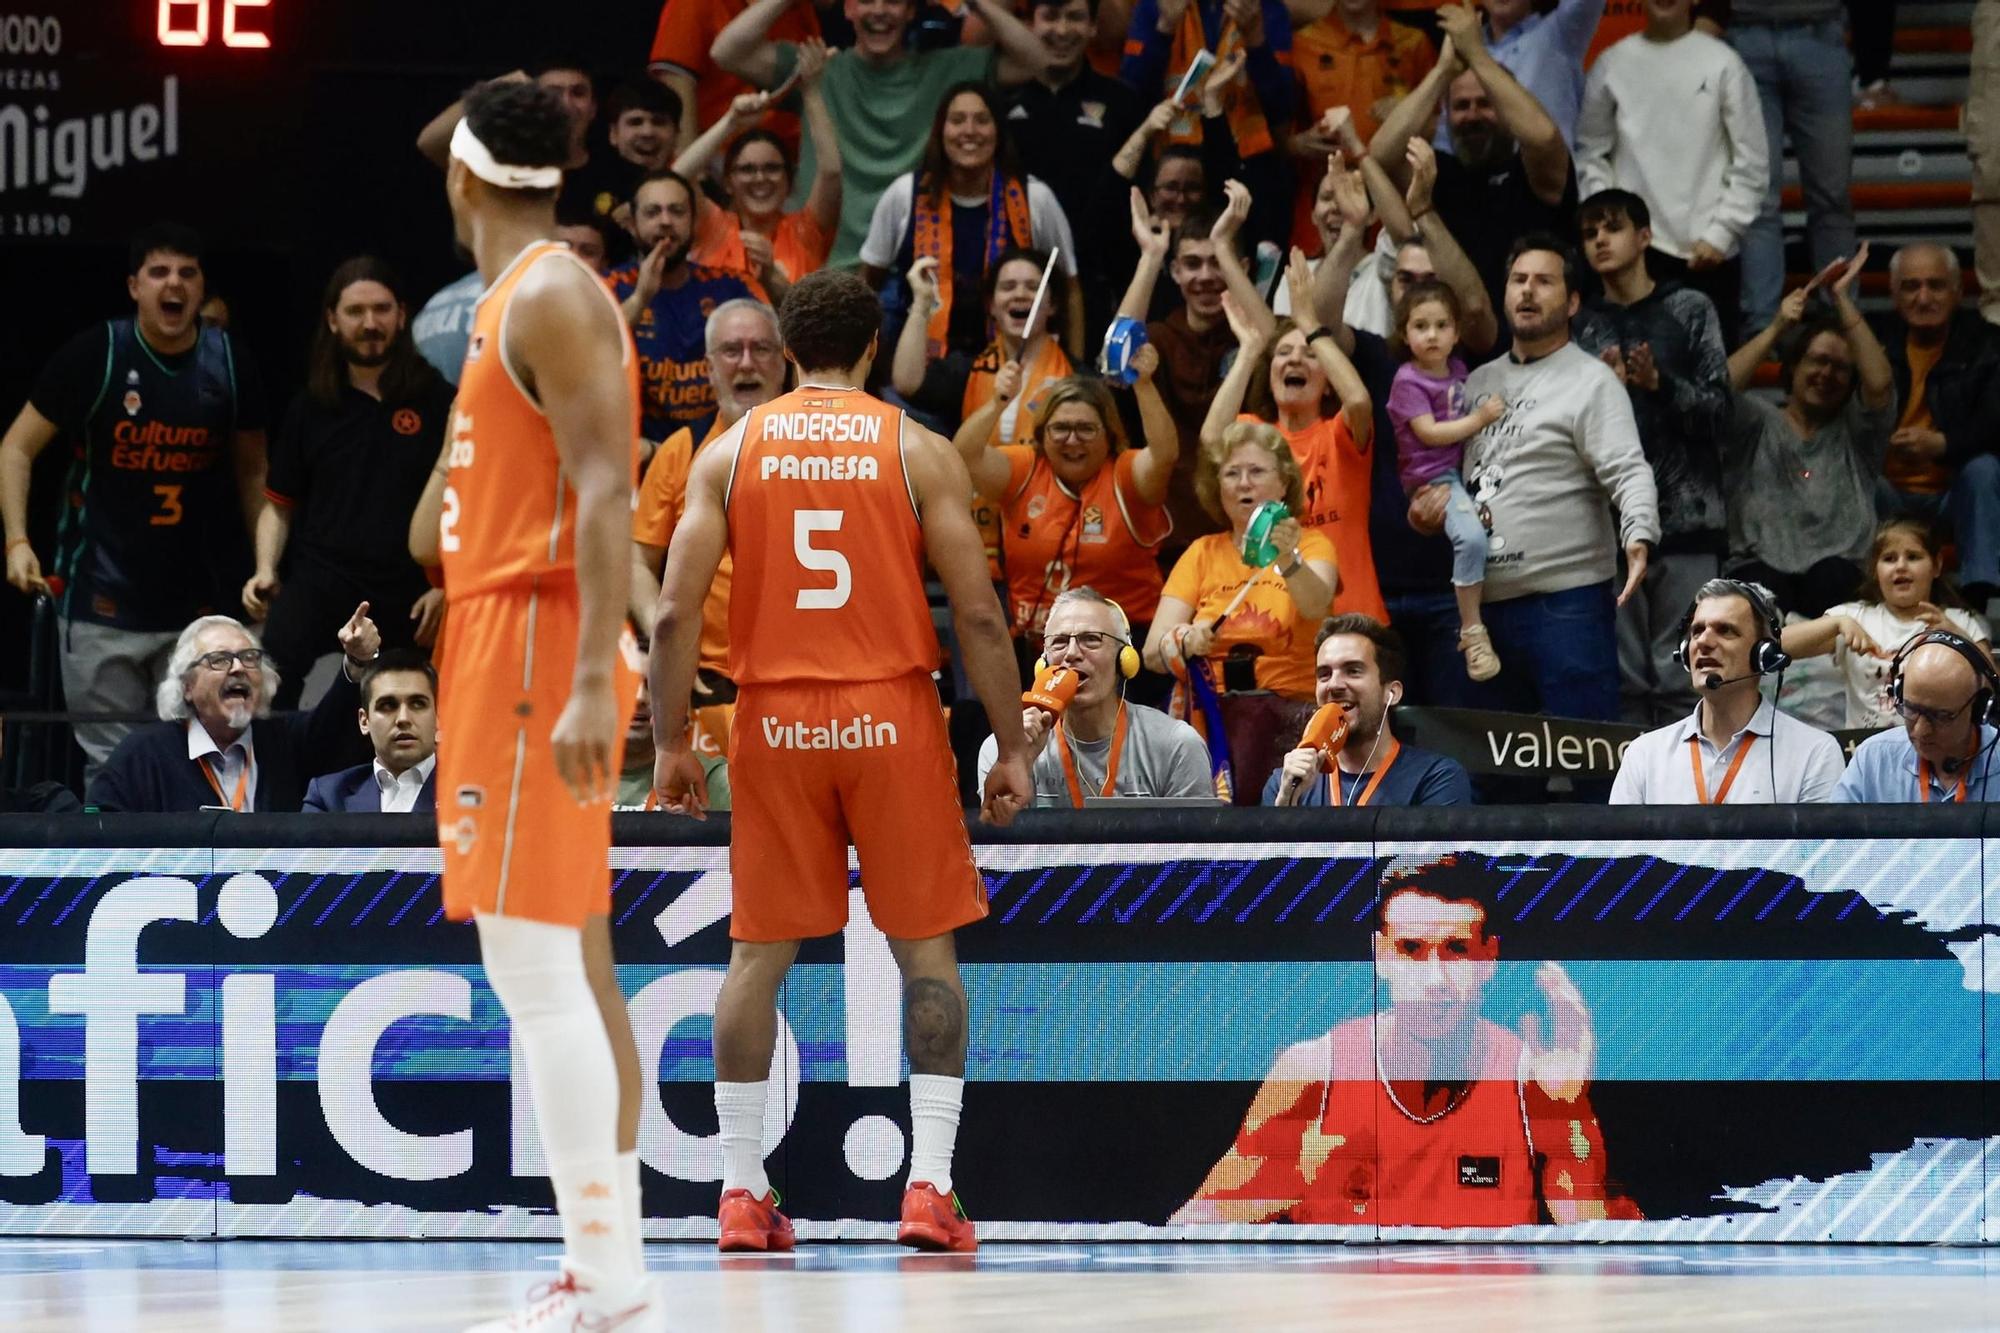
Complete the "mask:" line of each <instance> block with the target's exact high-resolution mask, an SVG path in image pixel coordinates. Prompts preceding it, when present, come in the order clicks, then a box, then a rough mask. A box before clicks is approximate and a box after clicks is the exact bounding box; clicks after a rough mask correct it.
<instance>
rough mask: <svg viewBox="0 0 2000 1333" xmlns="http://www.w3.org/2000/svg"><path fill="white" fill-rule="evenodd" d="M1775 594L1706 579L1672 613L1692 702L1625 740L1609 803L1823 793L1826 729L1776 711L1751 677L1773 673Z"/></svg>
mask: <svg viewBox="0 0 2000 1333" xmlns="http://www.w3.org/2000/svg"><path fill="white" fill-rule="evenodd" d="M1782 623H1783V618H1782V616H1781V615H1780V614H1779V611H1778V604H1777V601H1776V599H1774V598H1773V597H1772V596H1771V594H1770V592H1769V590H1768V589H1766V588H1764V587H1763V586H1762V585H1760V584H1756V583H1743V582H1739V581H1737V580H1735V579H1710V580H1709V581H1708V582H1706V583H1704V584H1702V585H1701V587H1700V588H1699V589H1697V590H1696V592H1695V597H1694V604H1693V605H1692V606H1690V607H1689V608H1688V613H1687V615H1686V616H1685V617H1683V618H1682V620H1681V635H1680V647H1679V649H1678V650H1677V651H1676V654H1675V658H1676V660H1677V661H1678V662H1679V663H1680V664H1681V666H1683V667H1684V668H1686V670H1687V673H1688V678H1689V680H1690V681H1691V682H1692V683H1693V685H1694V688H1695V693H1696V695H1697V696H1698V702H1697V703H1696V704H1695V706H1694V712H1692V713H1690V714H1689V715H1688V716H1686V717H1684V718H1682V719H1681V720H1680V721H1678V722H1670V723H1668V724H1667V725H1666V726H1664V727H1661V728H1659V729H1658V730H1656V731H1649V732H1647V733H1646V734H1645V735H1643V736H1641V737H1640V738H1639V739H1638V740H1636V741H1633V742H1632V745H1631V747H1630V748H1629V749H1627V750H1626V751H1625V756H1624V758H1623V759H1622V760H1621V761H1620V762H1619V765H1618V779H1617V781H1615V782H1613V783H1612V784H1611V804H1613V805H1792V804H1796V803H1798V802H1801V801H1826V800H1831V799H1832V798H1833V793H1834V788H1835V786H1836V785H1838V784H1839V782H1840V780H1841V762H1840V745H1839V744H1838V742H1836V741H1835V740H1834V739H1833V737H1831V736H1829V735H1827V734H1826V733H1825V732H1823V731H1821V730H1819V729H1818V728H1817V727H1812V726H1808V725H1807V724H1806V723H1804V722H1801V721H1799V720H1798V719H1797V718H1795V717H1792V716H1790V715H1788V714H1785V713H1781V712H1779V711H1778V709H1777V706H1776V705H1775V704H1773V703H1771V702H1770V701H1768V700H1766V699H1765V698H1764V697H1763V694H1762V692H1761V691H1760V689H1759V685H1760V682H1761V680H1762V678H1763V677H1765V676H1767V675H1773V674H1776V675H1779V676H1781V677H1782V675H1783V673H1784V670H1785V668H1786V667H1787V666H1789V665H1791V659H1790V658H1789V657H1787V656H1785V650H1784V649H1783V648H1782V647H1780V646H1779V643H1778V631H1779V628H1780V626H1781V625H1782Z"/></svg>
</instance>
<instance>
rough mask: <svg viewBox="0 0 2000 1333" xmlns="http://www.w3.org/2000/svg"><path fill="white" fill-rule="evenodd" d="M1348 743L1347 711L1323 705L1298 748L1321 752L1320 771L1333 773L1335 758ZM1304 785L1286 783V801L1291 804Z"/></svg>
mask: <svg viewBox="0 0 2000 1333" xmlns="http://www.w3.org/2000/svg"><path fill="white" fill-rule="evenodd" d="M1346 743H1347V711H1346V710H1345V709H1343V708H1342V707H1341V706H1340V705H1339V704H1321V705H1320V706H1319V711H1318V712H1316V713H1314V714H1313V715H1312V719H1311V720H1310V721H1308V722H1307V723H1306V729H1305V734H1304V735H1302V736H1300V737H1299V743H1298V746H1297V747H1296V748H1298V749H1301V750H1318V751H1319V771H1320V772H1322V773H1331V772H1332V771H1333V764H1334V756H1335V755H1337V754H1339V753H1340V747H1341V746H1343V745H1345V744H1346ZM1301 785H1303V784H1301V783H1299V782H1297V781H1294V780H1292V779H1287V780H1286V783H1285V792H1284V796H1285V800H1286V801H1287V802H1289V801H1290V800H1291V798H1292V797H1293V796H1294V795H1296V794H1297V792H1298V788H1299V787H1300V786H1301Z"/></svg>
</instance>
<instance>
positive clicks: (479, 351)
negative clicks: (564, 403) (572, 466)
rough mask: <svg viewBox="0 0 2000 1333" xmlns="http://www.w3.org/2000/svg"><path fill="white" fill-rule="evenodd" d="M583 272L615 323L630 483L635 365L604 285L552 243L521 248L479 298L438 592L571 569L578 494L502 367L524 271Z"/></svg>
mask: <svg viewBox="0 0 2000 1333" xmlns="http://www.w3.org/2000/svg"><path fill="white" fill-rule="evenodd" d="M548 259H554V260H555V261H556V262H558V263H566V264H576V265H578V266H579V267H581V268H583V270H584V271H585V272H586V273H590V275H591V280H592V281H593V282H597V283H598V285H599V286H600V287H601V288H602V289H603V291H604V299H605V301H606V302H608V303H609V304H610V306H611V310H612V313H613V314H614V315H616V316H617V318H618V330H619V337H620V339H621V340H622V343H623V346H622V348H621V349H620V356H621V363H622V364H623V366H624V369H625V377H626V380H627V382H628V384H629V386H630V393H631V401H632V429H631V436H630V440H629V442H628V443H629V446H630V456H631V467H632V477H633V480H634V481H635V482H636V481H637V479H638V467H639V453H638V441H639V358H638V356H637V354H636V353H635V352H634V351H633V347H632V334H631V332H630V331H629V330H628V329H626V327H625V319H624V316H623V315H622V314H621V313H620V312H619V310H618V303H617V301H616V300H615V299H613V297H612V295H611V291H610V289H609V288H608V287H603V284H602V282H601V280H599V279H598V277H597V275H596V274H595V273H594V272H591V270H590V268H589V267H588V266H587V265H585V264H584V263H583V261H582V260H580V259H578V258H577V257H576V256H575V254H573V253H572V252H571V251H570V248H569V247H568V246H567V245H564V244H562V243H561V242H559V241H542V242H538V243H536V244H534V245H530V246H528V247H527V248H526V249H525V250H523V251H521V253H520V254H518V255H516V256H515V257H514V262H513V263H511V264H509V265H508V266H507V269H506V271H505V272H504V273H502V274H501V275H500V276H499V278H498V279H496V280H495V281H494V283H493V285H492V286H491V287H488V288H487V289H486V293H485V295H483V296H481V297H480V298H479V304H478V306H477V307H476V308H475V309H474V312H473V317H472V333H471V336H470V338H469V339H468V341H467V343H466V348H465V371H464V373H463V374H462V375H461V376H460V378H459V382H458V401H457V403H456V404H455V406H454V408H453V411H452V422H451V446H450V448H449V449H448V450H447V452H446V459H447V463H448V467H449V471H450V475H449V476H448V478H447V480H446V485H445V490H444V511H443V513H442V514H441V515H440V516H439V519H438V550H439V554H440V556H441V558H442V560H443V564H444V580H445V587H446V589H448V590H449V592H450V594H451V596H452V597H453V598H455V599H456V598H462V597H469V596H473V595H475V594H478V593H483V592H494V591H497V590H500V589H504V588H510V587H521V586H525V585H526V584H527V582H528V581H529V580H530V579H533V578H536V577H538V576H543V575H548V574H554V573H562V574H569V575H574V573H575V571H576V495H575V492H574V491H573V490H572V489H571V488H570V484H569V481H568V479H567V478H566V477H564V476H563V471H562V459H561V458H560V456H559V455H558V454H557V453H556V437H555V432H554V431H553V430H552V429H551V428H550V426H549V421H548V418H547V417H545V416H543V415H542V409H541V406H540V405H539V404H538V403H536V402H535V400H534V398H533V397H532V396H530V395H529V393H528V391H527V389H526V388H525V387H523V385H522V384H521V382H520V381H519V380H518V379H516V378H515V377H514V372H513V370H512V368H511V367H510V366H509V365H508V364H507V311H508V307H509V305H510V303H511V302H512V299H513V295H514V290H515V288H517V287H518V286H520V283H521V279H522V278H523V277H525V276H527V273H528V270H530V269H531V268H533V267H534V266H535V265H536V264H539V263H541V262H543V261H544V260H548Z"/></svg>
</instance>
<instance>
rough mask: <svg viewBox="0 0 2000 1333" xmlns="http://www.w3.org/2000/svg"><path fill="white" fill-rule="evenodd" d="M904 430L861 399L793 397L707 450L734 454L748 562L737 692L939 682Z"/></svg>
mask: <svg viewBox="0 0 2000 1333" xmlns="http://www.w3.org/2000/svg"><path fill="white" fill-rule="evenodd" d="M905 428H906V423H905V421H904V418H903V414H902V412H901V411H899V410H897V409H896V408H893V407H891V406H889V405H888V404H887V403H884V402H882V401H881V400H880V399H877V398H874V397H872V396H870V395H869V394H867V393H865V392H863V391H862V390H860V389H852V388H827V387H824V386H819V385H801V386H799V387H798V388H796V389H794V390H792V391H791V392H790V393H787V394H784V395H782V396H781V397H778V398H775V399H773V400H772V401H770V402H768V403H766V404H764V405H763V406H762V407H753V408H751V409H750V411H749V413H748V414H747V415H746V416H745V417H744V418H743V420H742V421H740V422H738V423H737V424H736V425H735V426H732V427H731V428H730V429H729V430H728V431H726V432H725V433H724V434H723V435H721V436H720V437H719V438H718V439H717V440H716V442H715V444H714V445H713V446H712V447H713V448H718V449H727V450H729V451H730V452H731V454H732V455H733V463H732V467H731V469H730V482H729V491H728V494H727V496H726V498H725V501H724V503H725V506H726V508H727V510H728V514H729V549H730V551H731V552H743V551H752V552H755V553H756V554H755V558H754V559H751V560H749V561H747V562H741V563H742V567H741V568H739V569H738V570H737V571H736V579H735V587H734V589H733V595H732V596H731V598H730V602H729V667H730V669H729V678H730V679H731V680H733V681H735V682H736V683H737V684H738V685H762V684H768V683H771V682H775V681H800V680H813V681H862V680H891V679H894V678H896V677H898V676H904V675H908V674H909V673H911V672H913V671H924V672H930V671H935V670H936V669H937V665H938V643H937V631H936V629H935V628H934V627H933V626H932V624H931V608H930V601H929V599H928V598H927V597H926V596H925V593H924V534H923V525H922V522H921V521H920V519H919V516H918V513H917V506H916V496H915V494H914V492H912V490H911V489H910V480H909V475H908V474H907V473H906V472H905V471H904V469H903V431H904V429H905Z"/></svg>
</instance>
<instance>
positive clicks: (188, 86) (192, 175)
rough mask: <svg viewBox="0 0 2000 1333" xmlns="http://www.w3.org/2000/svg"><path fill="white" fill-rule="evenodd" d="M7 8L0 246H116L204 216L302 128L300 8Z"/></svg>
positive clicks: (1, 39) (69, 1)
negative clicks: (137, 233)
mask: <svg viewBox="0 0 2000 1333" xmlns="http://www.w3.org/2000/svg"><path fill="white" fill-rule="evenodd" d="M0 6H4V8H0V240H5V241H7V242H17V241H26V242H36V241H42V242H63V241H105V240H115V239H118V238H121V237H123V236H124V235H125V234H127V233H128V232H130V231H131V230H132V228H133V226H134V225H135V221H136V220H138V219H141V218H146V217H150V216H152V215H155V214H158V213H162V212H175V213H179V214H182V215H187V214H203V213H207V212H209V211H210V208H209V207H205V206H204V204H205V202H206V201H214V200H219V199H221V198H225V197H227V196H226V193H224V192H223V191H222V184H223V182H224V181H225V180H228V179H232V178H233V179H237V180H240V179H242V175H241V173H243V172H244V171H246V170H251V169H254V168H256V167H258V166H259V165H260V163H261V162H262V160H263V159H265V158H266V157H267V156H268V155H269V154H271V153H272V152H273V150H275V149H278V148H279V147H280V146H281V145H282V144H283V143H284V142H286V140H287V139H288V138H289V137H290V136H291V135H292V134H293V133H294V132H295V131H296V129H297V127H298V118H299V115H300V111H301V102H302V100H303V99H302V98H300V97H299V96H298V95H297V93H296V92H294V91H291V89H292V88H294V87H296V81H295V80H291V79H288V77H287V75H288V74H289V73H291V72H292V71H293V70H294V69H295V68H296V63H297V60H298V57H299V54H300V52H299V45H300V43H299V41H298V38H299V36H300V25H301V22H302V20H303V14H304V10H305V8H306V4H305V0H26V2H25V3H23V0H0ZM216 211H218V212H221V211H226V210H216ZM201 220H202V221H203V222H205V223H211V225H212V219H210V218H209V217H206V216H204V217H202V218H201ZM243 221H244V222H245V223H246V224H253V223H254V219H251V218H244V219H243Z"/></svg>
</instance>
